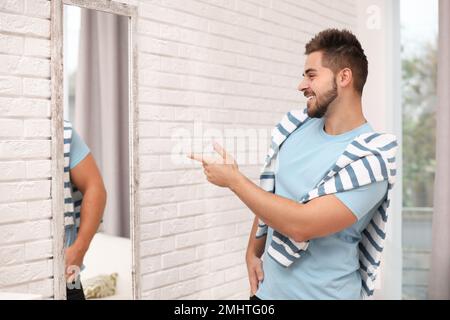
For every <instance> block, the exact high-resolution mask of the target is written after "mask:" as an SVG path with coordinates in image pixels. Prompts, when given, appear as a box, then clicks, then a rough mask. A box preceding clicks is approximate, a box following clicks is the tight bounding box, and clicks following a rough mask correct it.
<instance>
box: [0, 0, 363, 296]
mask: <svg viewBox="0 0 450 320" xmlns="http://www.w3.org/2000/svg"><path fill="white" fill-rule="evenodd" d="M123 2H126V3H129V4H133V5H137V6H138V14H139V20H138V47H139V67H138V70H139V81H140V83H139V98H138V102H139V117H140V118H139V132H140V170H141V173H140V177H141V189H140V190H139V192H140V200H141V203H140V206H141V209H140V212H138V214H140V219H141V223H142V225H141V243H140V248H141V249H140V255H141V261H140V268H141V279H140V280H139V281H140V282H141V288H142V297H143V298H145V299H213V298H219V299H241V298H243V299H246V298H247V297H248V292H249V289H248V282H247V278H246V269H245V262H244V253H245V247H246V243H247V237H248V232H249V230H250V225H251V221H252V219H253V216H252V214H251V213H250V212H249V211H248V210H247V209H246V208H245V207H244V206H243V205H242V204H241V203H240V202H239V201H238V200H237V199H236V198H235V197H234V196H233V195H232V194H231V193H230V192H229V191H228V190H224V189H220V188H216V187H213V186H211V185H209V184H206V183H205V179H204V178H203V175H202V171H201V170H200V169H199V166H198V165H195V164H184V165H177V164H175V163H173V162H172V161H171V151H172V149H173V147H174V145H176V143H177V141H176V140H173V139H172V135H173V133H174V130H176V129H178V128H180V127H182V128H185V129H187V130H190V131H192V130H193V127H194V121H196V122H200V121H201V122H202V125H203V129H204V130H207V129H208V128H213V129H218V130H220V132H223V130H225V129H230V128H232V129H266V130H267V129H270V128H271V126H273V125H274V124H275V123H276V122H277V121H278V120H279V119H280V117H281V116H282V115H283V114H284V112H285V111H287V110H290V109H293V108H295V107H298V105H299V103H302V101H303V100H302V98H301V96H300V94H299V93H298V92H296V86H297V84H298V81H299V80H300V75H301V73H302V67H303V62H304V56H303V51H304V45H305V43H306V41H308V40H309V38H311V36H312V35H314V34H315V33H316V32H318V31H320V30H321V29H323V28H326V27H347V28H354V27H355V24H356V0H346V1H343V0H328V1H325V0H320V1H312V0H301V1H300V0H223V1H213V0H155V1H147V0H140V1H138V0H129V1H123ZM49 57H50V1H46V0H0V66H1V67H0V68H1V69H0V170H1V173H0V290H4V289H8V290H15V291H23V292H30V293H41V294H43V295H44V296H45V297H51V296H52V294H53V293H52V290H53V289H52V286H53V282H52V279H51V277H52V262H51V255H52V242H51V234H52V233H51V224H50V219H51V203H50V200H49V197H50V166H51V159H50V157H51V155H50V139H51V137H50V101H49V99H50V59H49ZM265 143H266V141H263V145H265ZM259 151H261V150H259ZM241 169H242V170H243V171H244V173H246V174H247V175H249V176H250V177H251V178H253V179H255V178H256V177H257V175H258V171H259V165H249V164H248V165H246V164H242V165H241Z"/></svg>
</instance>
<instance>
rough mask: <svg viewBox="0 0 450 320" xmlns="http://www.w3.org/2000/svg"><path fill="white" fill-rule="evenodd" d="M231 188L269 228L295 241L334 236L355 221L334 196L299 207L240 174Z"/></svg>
mask: <svg viewBox="0 0 450 320" xmlns="http://www.w3.org/2000/svg"><path fill="white" fill-rule="evenodd" d="M230 189H231V190H232V191H233V192H234V193H235V194H236V195H237V196H238V197H239V198H240V199H241V200H242V202H244V203H245V204H246V205H247V207H248V208H249V209H250V210H251V211H253V213H254V214H255V215H256V216H257V217H260V218H261V219H262V220H263V221H264V222H265V223H266V224H267V225H269V226H270V227H272V229H275V230H277V231H279V232H281V233H282V234H284V235H286V236H288V237H290V238H292V239H294V240H295V241H297V242H302V241H306V240H310V239H313V238H318V237H324V236H327V235H330V234H333V233H336V232H338V231H341V230H343V229H345V228H348V227H349V226H351V225H352V224H354V223H355V222H356V221H357V218H356V216H355V215H354V214H353V213H352V212H351V211H350V209H348V208H347V207H346V206H345V205H344V204H343V203H342V202H341V201H340V200H339V199H338V198H336V196H334V195H325V196H322V197H319V198H315V199H313V200H311V201H309V202H308V203H306V204H302V203H299V202H296V201H293V200H290V199H287V198H284V197H281V196H278V195H276V194H273V193H270V192H267V191H264V190H263V189H261V188H260V187H258V186H257V185H255V184H254V183H253V182H252V181H250V180H249V179H247V178H246V177H245V176H244V175H242V174H240V173H239V174H236V175H235V176H234V178H233V179H232V182H231V184H230Z"/></svg>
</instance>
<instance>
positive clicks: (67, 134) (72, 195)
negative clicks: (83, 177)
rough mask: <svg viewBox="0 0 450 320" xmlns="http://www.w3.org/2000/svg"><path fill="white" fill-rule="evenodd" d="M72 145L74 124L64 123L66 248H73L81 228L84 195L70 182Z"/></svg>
mask: <svg viewBox="0 0 450 320" xmlns="http://www.w3.org/2000/svg"><path fill="white" fill-rule="evenodd" d="M71 143H72V124H71V123H70V122H69V121H64V228H65V239H64V246H65V247H66V248H67V247H69V246H71V245H72V244H73V243H74V242H75V239H76V237H77V234H78V229H79V228H80V210H81V201H82V199H83V195H82V193H81V192H80V191H79V190H78V189H77V188H76V187H75V186H73V185H72V183H71V182H70V146H71Z"/></svg>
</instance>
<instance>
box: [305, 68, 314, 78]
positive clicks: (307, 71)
mask: <svg viewBox="0 0 450 320" xmlns="http://www.w3.org/2000/svg"><path fill="white" fill-rule="evenodd" d="M312 71H317V70H316V69H314V68H309V69H306V71H305V73H303V74H302V76H305V74H307V73H309V72H312Z"/></svg>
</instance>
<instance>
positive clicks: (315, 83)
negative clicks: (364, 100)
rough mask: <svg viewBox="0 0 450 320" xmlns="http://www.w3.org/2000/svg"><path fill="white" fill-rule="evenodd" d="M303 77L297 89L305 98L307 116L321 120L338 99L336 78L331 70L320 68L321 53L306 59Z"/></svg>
mask: <svg viewBox="0 0 450 320" xmlns="http://www.w3.org/2000/svg"><path fill="white" fill-rule="evenodd" d="M303 76H304V78H303V80H302V82H301V83H300V85H299V87H298V89H299V90H300V91H302V92H303V94H304V96H305V97H306V98H307V102H306V105H307V107H308V109H307V110H308V116H309V117H311V118H322V117H323V116H324V115H325V114H326V113H327V110H328V107H329V105H330V104H331V103H332V102H333V101H334V100H335V99H336V98H337V97H338V89H337V84H336V77H335V75H334V73H333V71H332V70H331V69H328V68H325V67H323V66H322V52H313V53H311V54H309V55H308V56H307V57H306V62H305V72H304V74H303Z"/></svg>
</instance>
